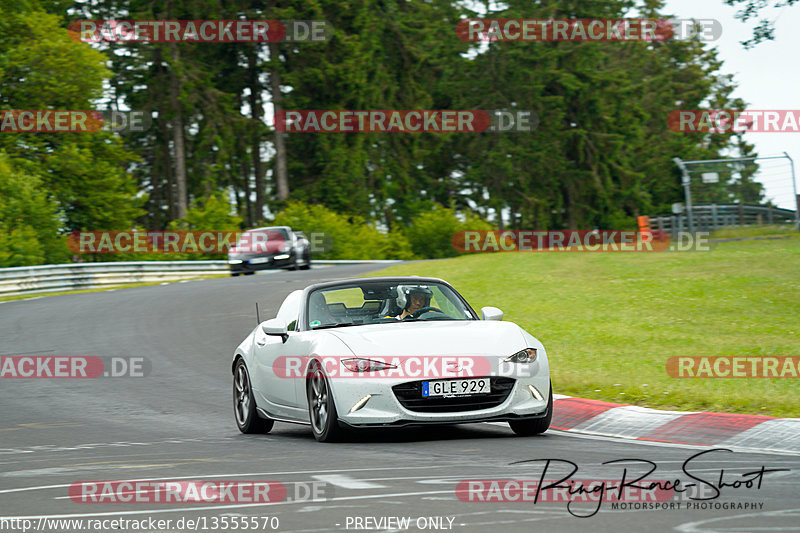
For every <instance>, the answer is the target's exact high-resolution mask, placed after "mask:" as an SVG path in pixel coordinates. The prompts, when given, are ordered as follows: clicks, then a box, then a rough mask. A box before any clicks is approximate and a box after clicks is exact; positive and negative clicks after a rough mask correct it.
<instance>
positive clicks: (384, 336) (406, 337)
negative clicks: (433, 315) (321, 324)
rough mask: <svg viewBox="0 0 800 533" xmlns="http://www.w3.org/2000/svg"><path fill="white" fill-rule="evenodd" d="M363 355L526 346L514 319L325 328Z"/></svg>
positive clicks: (492, 351)
mask: <svg viewBox="0 0 800 533" xmlns="http://www.w3.org/2000/svg"><path fill="white" fill-rule="evenodd" d="M325 331H327V332H328V333H331V334H332V335H334V336H336V337H337V338H338V339H340V340H341V341H342V342H344V343H345V344H346V345H347V346H348V348H350V349H351V350H352V351H353V353H354V354H355V355H358V356H361V357H370V356H373V357H379V356H380V357H391V356H425V355H437V356H438V355H448V356H449V355H455V356H458V355H462V356H463V355H483V356H486V355H498V356H509V355H511V354H513V353H516V352H518V351H519V350H521V349H523V348H526V346H524V344H525V339H524V338H523V336H522V333H521V331H520V328H519V326H517V325H516V324H514V323H513V322H493V321H482V320H458V321H456V320H454V321H452V322H450V321H443V320H442V321H430V322H409V323H406V322H404V323H399V324H371V325H366V326H351V327H345V328H333V329H328V330H325Z"/></svg>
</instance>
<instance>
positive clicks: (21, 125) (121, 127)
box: [0, 109, 152, 133]
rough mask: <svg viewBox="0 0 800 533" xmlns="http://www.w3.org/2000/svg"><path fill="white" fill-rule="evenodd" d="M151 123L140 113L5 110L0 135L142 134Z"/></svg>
mask: <svg viewBox="0 0 800 533" xmlns="http://www.w3.org/2000/svg"><path fill="white" fill-rule="evenodd" d="M151 122H152V118H151V116H150V114H149V113H145V112H144V111H116V110H111V109H106V110H74V109H73V110H69V109H61V110H55V109H5V110H0V133H92V132H96V131H109V132H113V133H130V132H142V131H146V130H147V129H148V128H149V127H150V124H151Z"/></svg>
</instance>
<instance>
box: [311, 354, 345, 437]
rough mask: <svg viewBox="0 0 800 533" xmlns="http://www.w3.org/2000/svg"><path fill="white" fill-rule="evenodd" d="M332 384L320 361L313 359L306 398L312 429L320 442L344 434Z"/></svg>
mask: <svg viewBox="0 0 800 533" xmlns="http://www.w3.org/2000/svg"><path fill="white" fill-rule="evenodd" d="M330 391H331V389H330V385H329V384H328V379H327V378H326V377H325V373H324V372H323V371H322V367H321V366H320V364H319V362H317V361H312V362H311V365H310V366H309V369H308V373H307V374H306V398H308V417H309V419H310V420H311V431H313V432H314V438H315V439H317V440H318V441H319V442H335V441H337V440H340V439H341V438H342V437H343V436H344V430H342V428H341V427H339V415H338V414H337V412H336V405H335V404H334V402H333V395H332V394H331V393H330Z"/></svg>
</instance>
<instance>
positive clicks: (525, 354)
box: [503, 348, 536, 363]
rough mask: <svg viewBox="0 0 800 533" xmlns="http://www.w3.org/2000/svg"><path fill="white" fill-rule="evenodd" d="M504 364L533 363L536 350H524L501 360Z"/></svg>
mask: <svg viewBox="0 0 800 533" xmlns="http://www.w3.org/2000/svg"><path fill="white" fill-rule="evenodd" d="M503 361H504V362H506V363H533V362H534V361H536V348H525V349H524V350H522V351H519V352H517V353H515V354H514V355H511V356H509V357H506V358H505V359H503Z"/></svg>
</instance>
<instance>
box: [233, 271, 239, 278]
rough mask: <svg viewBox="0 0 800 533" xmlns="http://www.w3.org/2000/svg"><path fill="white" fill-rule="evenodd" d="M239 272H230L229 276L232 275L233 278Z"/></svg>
mask: <svg viewBox="0 0 800 533" xmlns="http://www.w3.org/2000/svg"><path fill="white" fill-rule="evenodd" d="M239 274H240V273H239V272H231V276H232V277H234V278H235V277H236V276H238V275H239Z"/></svg>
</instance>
